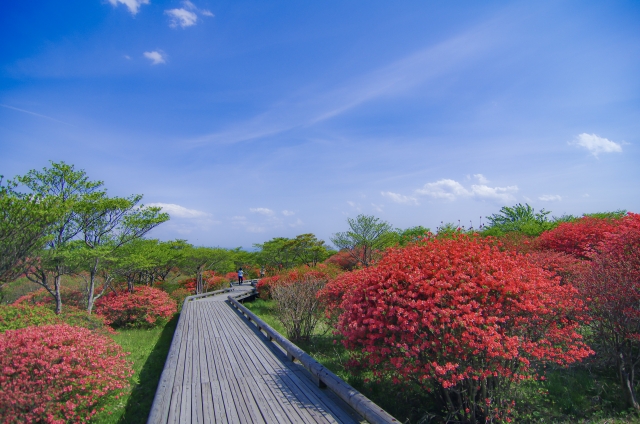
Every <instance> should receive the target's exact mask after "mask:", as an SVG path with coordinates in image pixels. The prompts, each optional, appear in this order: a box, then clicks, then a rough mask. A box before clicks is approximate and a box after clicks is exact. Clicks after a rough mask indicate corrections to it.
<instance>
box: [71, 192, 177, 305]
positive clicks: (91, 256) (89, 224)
mask: <svg viewBox="0 0 640 424" xmlns="http://www.w3.org/2000/svg"><path fill="white" fill-rule="evenodd" d="M141 200H142V195H140V194H138V195H132V196H129V197H107V195H106V193H104V192H101V193H94V194H93V195H91V196H88V197H87V198H85V199H83V201H82V202H79V203H78V206H77V207H78V211H79V214H80V219H81V227H82V235H83V238H84V247H83V248H82V249H79V250H77V251H75V252H74V253H75V257H76V259H77V260H76V264H77V266H78V270H79V271H85V272H87V274H88V278H87V280H86V281H87V285H86V296H87V311H88V312H89V313H91V311H92V310H93V305H94V303H95V301H96V300H97V299H98V298H99V297H101V296H102V295H104V293H105V292H106V290H107V288H108V287H109V282H110V281H109V279H108V278H103V285H102V288H101V290H100V291H99V292H96V284H97V282H98V281H97V280H96V277H97V276H98V275H99V272H100V271H101V268H100V267H101V265H102V263H101V262H102V261H103V260H104V261H105V262H106V263H109V262H110V261H114V260H115V258H114V254H115V252H116V251H117V250H118V249H120V248H121V247H122V246H124V245H126V244H127V243H130V242H132V241H134V240H137V239H140V238H142V237H143V236H144V235H145V234H147V233H148V232H149V231H151V230H152V229H153V228H155V227H157V226H158V225H160V224H162V223H163V222H166V221H168V220H169V215H168V214H166V213H162V212H161V208H158V207H145V206H143V205H140V201H141ZM81 275H82V274H81Z"/></svg>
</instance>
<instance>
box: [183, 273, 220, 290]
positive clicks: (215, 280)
mask: <svg viewBox="0 0 640 424" xmlns="http://www.w3.org/2000/svg"><path fill="white" fill-rule="evenodd" d="M180 285H181V286H182V287H183V288H185V289H186V290H188V291H189V293H190V294H195V293H196V279H195V277H194V278H189V279H186V280H184V281H182V282H181V283H180ZM228 285H229V281H228V280H227V278H226V277H220V276H217V275H215V272H213V271H204V272H203V273H202V289H203V290H204V292H209V291H215V290H220V289H223V288H225V287H227V286H228Z"/></svg>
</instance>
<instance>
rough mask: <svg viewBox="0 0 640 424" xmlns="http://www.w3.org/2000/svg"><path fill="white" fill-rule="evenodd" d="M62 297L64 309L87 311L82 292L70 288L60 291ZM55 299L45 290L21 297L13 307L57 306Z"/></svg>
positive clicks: (85, 300)
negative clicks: (71, 308)
mask: <svg viewBox="0 0 640 424" xmlns="http://www.w3.org/2000/svg"><path fill="white" fill-rule="evenodd" d="M60 295H61V297H62V305H63V309H64V307H65V306H73V307H76V308H80V309H86V307H87V299H86V295H85V293H83V292H82V291H80V290H74V289H71V288H68V287H62V288H61V289H60ZM55 303H56V301H55V299H54V297H53V296H52V295H51V294H50V293H49V292H48V291H47V289H45V288H41V289H38V290H35V291H33V292H31V293H29V294H25V295H24V296H21V297H19V298H18V299H17V300H16V301H15V302H13V305H40V306H41V305H55Z"/></svg>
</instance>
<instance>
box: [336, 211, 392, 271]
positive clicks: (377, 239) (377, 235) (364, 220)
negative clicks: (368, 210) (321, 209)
mask: <svg viewBox="0 0 640 424" xmlns="http://www.w3.org/2000/svg"><path fill="white" fill-rule="evenodd" d="M347 222H348V224H349V230H348V231H345V232H341V233H336V234H334V235H333V237H332V238H331V242H332V243H333V244H334V245H336V247H338V248H339V249H346V250H347V251H348V252H349V253H350V254H351V255H352V256H353V258H354V259H357V261H358V262H360V263H361V264H362V265H363V266H365V267H368V266H369V265H371V264H372V263H373V261H374V259H375V257H376V255H377V254H379V253H380V252H381V251H382V250H383V249H385V248H387V247H389V246H392V245H394V244H395V243H396V241H397V233H396V232H394V231H393V228H392V227H391V224H389V223H388V222H386V221H382V220H380V219H379V218H376V217H374V216H368V215H358V216H357V217H356V218H355V219H353V218H349V219H347Z"/></svg>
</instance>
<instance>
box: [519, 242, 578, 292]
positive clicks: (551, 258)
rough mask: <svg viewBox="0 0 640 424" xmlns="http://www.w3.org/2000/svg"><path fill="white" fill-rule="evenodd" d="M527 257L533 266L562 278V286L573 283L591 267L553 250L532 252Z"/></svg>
mask: <svg viewBox="0 0 640 424" xmlns="http://www.w3.org/2000/svg"><path fill="white" fill-rule="evenodd" d="M526 256H527V259H528V260H529V262H531V263H532V264H534V265H537V266H539V267H540V268H542V269H545V270H547V271H549V272H551V273H552V274H554V275H556V276H558V277H560V282H561V283H562V284H565V283H573V282H574V281H575V279H576V278H577V277H578V276H579V275H581V274H582V273H583V272H584V270H585V269H586V268H588V267H589V261H586V260H581V259H577V258H576V257H575V256H572V255H569V254H566V253H563V252H555V251H553V250H540V251H531V252H530V253H528V254H527V255H526Z"/></svg>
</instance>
